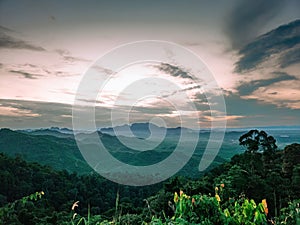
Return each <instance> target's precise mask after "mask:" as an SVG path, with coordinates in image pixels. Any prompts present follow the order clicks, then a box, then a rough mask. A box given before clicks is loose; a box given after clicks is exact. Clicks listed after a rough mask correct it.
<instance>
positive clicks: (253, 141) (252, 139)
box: [239, 130, 277, 153]
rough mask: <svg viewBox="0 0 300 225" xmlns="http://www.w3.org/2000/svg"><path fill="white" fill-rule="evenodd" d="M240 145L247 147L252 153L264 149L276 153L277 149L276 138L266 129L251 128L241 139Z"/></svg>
mask: <svg viewBox="0 0 300 225" xmlns="http://www.w3.org/2000/svg"><path fill="white" fill-rule="evenodd" d="M239 142H240V145H243V146H245V147H246V148H247V151H248V152H250V153H254V152H257V151H258V150H262V151H263V152H266V153H274V152H275V151H276V149H277V145H276V140H275V138H274V137H273V136H269V135H268V134H267V133H266V132H265V131H263V130H262V131H258V130H250V131H249V132H248V133H246V134H243V135H242V136H241V137H240V139H239Z"/></svg>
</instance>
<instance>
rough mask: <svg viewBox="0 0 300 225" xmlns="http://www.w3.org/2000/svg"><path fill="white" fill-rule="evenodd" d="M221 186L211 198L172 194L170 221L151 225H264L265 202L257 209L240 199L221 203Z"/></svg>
mask: <svg viewBox="0 0 300 225" xmlns="http://www.w3.org/2000/svg"><path fill="white" fill-rule="evenodd" d="M223 188H224V184H221V185H220V187H216V189H215V196H210V195H202V194H199V195H194V196H192V197H190V196H188V195H186V194H185V193H183V192H182V191H180V194H179V195H178V194H177V192H175V195H174V203H175V207H176V208H175V213H174V216H173V217H172V218H171V219H166V220H165V222H163V220H162V219H160V218H155V217H154V218H153V219H152V221H151V224H206V225H213V224H224V225H243V224H245V225H246V224H247V225H258V224H267V219H266V214H265V211H266V210H267V206H266V202H265V200H264V201H263V202H262V203H259V204H258V205H257V204H256V203H255V201H254V200H248V199H245V198H241V199H238V200H233V199H229V200H228V201H224V200H222V199H221V198H220V195H219V193H220V194H221V193H222V192H223Z"/></svg>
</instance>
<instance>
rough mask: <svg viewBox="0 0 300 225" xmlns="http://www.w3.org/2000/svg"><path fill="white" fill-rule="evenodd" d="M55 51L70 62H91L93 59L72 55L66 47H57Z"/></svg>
mask: <svg viewBox="0 0 300 225" xmlns="http://www.w3.org/2000/svg"><path fill="white" fill-rule="evenodd" d="M55 52H56V53H58V54H59V55H60V56H61V57H62V58H63V60H64V61H65V62H68V63H74V62H91V60H89V59H84V58H81V57H75V56H72V55H71V53H70V51H68V50H66V49H56V50H55Z"/></svg>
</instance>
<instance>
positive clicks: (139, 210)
mask: <svg viewBox="0 0 300 225" xmlns="http://www.w3.org/2000/svg"><path fill="white" fill-rule="evenodd" d="M0 177H1V185H0V204H1V207H2V208H1V209H0V223H1V222H2V224H69V223H64V222H66V221H70V220H71V215H70V212H71V210H70V209H71V206H72V204H73V203H74V202H75V201H80V203H79V207H78V209H77V213H79V214H81V215H83V216H86V215H87V210H88V206H89V207H90V213H91V215H93V220H94V221H96V220H97V221H103V220H104V219H107V220H113V218H115V216H116V214H117V215H118V218H119V219H118V220H119V221H129V222H128V223H125V222H124V223H121V224H141V222H142V221H146V222H147V221H148V222H149V221H151V218H153V217H158V218H164V217H167V218H171V217H172V216H174V211H173V209H172V204H171V203H172V202H173V201H174V200H173V196H174V192H177V193H179V192H180V190H182V191H183V192H184V193H186V194H187V195H190V196H193V195H198V194H200V193H201V194H207V195H212V196H214V192H215V187H219V186H220V185H221V186H222V187H224V191H223V193H222V196H221V198H222V199H224V204H227V202H226V201H225V200H226V199H236V200H237V199H240V198H245V197H246V198H249V199H254V200H255V201H256V202H261V200H262V199H266V201H267V202H268V208H269V215H271V216H277V217H279V216H280V214H281V212H280V209H282V208H284V207H287V206H288V202H291V201H293V200H295V199H299V196H300V189H299V186H300V144H292V145H288V146H286V147H285V149H284V150H283V151H275V152H274V153H272V154H269V153H268V154H265V153H260V152H249V151H247V152H245V153H243V154H240V155H236V156H234V157H233V158H232V159H231V161H230V162H226V163H224V164H222V165H220V166H218V167H217V168H215V169H213V170H211V171H210V172H209V173H207V174H206V175H205V176H203V177H201V178H198V179H195V180H191V179H187V178H183V177H173V178H171V179H169V180H167V181H165V182H164V183H163V184H158V185H154V186H146V187H140V188H138V187H127V186H122V185H117V184H115V183H112V182H110V181H107V180H105V179H103V178H101V177H100V176H98V175H96V174H92V175H82V176H79V175H77V174H75V173H73V174H70V173H68V172H67V171H55V170H53V169H52V168H50V167H48V166H41V165H39V164H37V163H27V162H26V161H24V160H23V159H21V158H20V157H17V158H10V157H9V156H7V155H5V154H3V153H1V154H0ZM36 191H43V192H44V196H43V197H42V198H41V199H40V200H38V201H36V202H27V203H25V204H21V203H19V202H18V201H17V204H12V202H14V201H16V200H17V199H20V198H22V197H23V196H27V195H29V194H31V193H34V192H36ZM170 204H171V205H170ZM212 216H214V215H212ZM91 224H96V223H91ZM176 224H177V223H176Z"/></svg>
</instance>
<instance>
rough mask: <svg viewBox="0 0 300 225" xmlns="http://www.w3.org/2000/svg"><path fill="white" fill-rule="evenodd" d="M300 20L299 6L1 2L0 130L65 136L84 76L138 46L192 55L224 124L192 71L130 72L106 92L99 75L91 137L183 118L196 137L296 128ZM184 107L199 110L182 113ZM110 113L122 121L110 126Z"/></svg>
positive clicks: (233, 1) (299, 120)
mask: <svg viewBox="0 0 300 225" xmlns="http://www.w3.org/2000/svg"><path fill="white" fill-rule="evenodd" d="M299 15H300V3H299V1H298V0H290V1H288V0H273V1H265V0H257V1H246V0H227V1H221V0H216V1H207V0H203V1H196V0H187V1H179V0H164V1H144V0H139V1H137V0H129V1H116V0H112V1H103V0H97V1H96V0H94V1H93V0H87V1H77V0H75V1H59V0H53V1H46V0H41V1H29V0H25V1H16V0H0V51H1V54H0V76H1V82H0V127H9V128H12V129H24V128H40V127H51V126H58V127H68V128H72V106H73V105H74V102H75V98H76V96H77V97H78V91H77V90H78V87H79V85H80V82H81V81H82V79H83V77H84V76H85V75H87V72H88V71H89V69H90V68H91V67H93V66H94V68H95V65H96V64H97V60H99V58H100V57H101V56H103V55H105V54H106V53H107V52H110V51H111V50H112V49H115V48H116V47H118V46H120V45H125V44H127V43H131V42H136V41H143V40H162V41H166V42H171V43H175V44H177V45H179V46H182V47H184V48H186V49H188V50H190V51H192V52H193V53H194V54H196V55H197V56H198V57H199V58H200V59H201V62H203V64H204V65H206V67H207V68H208V70H209V71H210V73H211V74H212V75H213V77H214V79H215V80H216V83H217V85H218V88H219V90H220V91H221V93H222V96H223V98H224V100H225V106H226V114H224V112H221V110H220V111H218V110H215V109H213V108H214V107H212V105H213V104H218V102H215V103H212V102H213V101H214V99H217V98H218V97H219V95H221V93H220V92H214V91H213V90H210V89H207V90H205V91H207V92H208V94H207V93H203V88H202V87H201V85H203V84H201V85H200V86H199V85H195V82H194V83H193V82H192V80H193V79H191V77H192V76H195V77H197V76H200V74H190V71H189V69H190V68H185V67H183V66H181V65H179V64H176V63H175V64H174V65H170V64H164V63H152V64H149V63H136V64H134V65H124V68H120V70H118V71H113V72H114V73H115V74H114V76H113V78H112V79H111V80H109V82H107V83H105V81H107V80H106V77H101V76H102V75H103V71H102V73H99V80H97V82H98V83H99V85H100V86H101V85H104V84H105V85H104V86H103V89H102V91H101V93H100V92H99V95H98V96H97V99H95V101H94V103H95V107H96V110H95V119H96V125H97V126H98V127H107V126H111V125H112V124H113V125H121V124H124V123H128V122H130V123H133V122H148V121H160V122H161V121H164V122H161V123H162V125H166V126H170V127H177V126H180V125H181V124H180V121H181V122H182V118H183V117H184V119H185V120H189V119H191V121H194V119H195V118H198V120H199V121H198V122H199V124H200V126H201V127H210V126H211V124H212V122H213V121H226V123H227V127H257V126H279V125H285V126H286V125H300V89H299V87H300V20H299V19H300V16H299ZM145 54H147V52H145ZM102 69H103V68H102ZM110 73H111V71H106V75H107V76H109V75H110ZM147 78H151V79H152V82H149V79H147ZM147 82H148V83H147ZM149 83H150V84H149ZM187 98H188V99H189V100H191V101H192V102H193V103H194V105H195V107H196V108H193V109H191V108H190V106H188V105H186V106H185V104H186V102H187V101H186V99H187ZM85 100H86V102H89V101H88V99H85ZM92 102H93V101H92ZM180 107H183V108H180ZM179 108H180V109H179ZM216 109H217V108H216ZM112 111H114V112H117V113H116V114H118V113H119V116H116V117H114V118H113V120H114V121H112V118H111V115H112ZM128 112H129V113H130V115H129V117H130V119H129V120H126V119H124V118H123V117H124V115H123V114H124V113H125V114H126V113H128ZM187 126H189V125H187ZM191 126H192V125H191Z"/></svg>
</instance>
